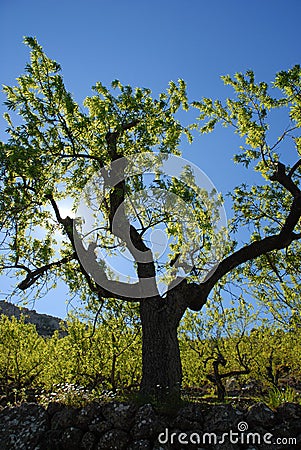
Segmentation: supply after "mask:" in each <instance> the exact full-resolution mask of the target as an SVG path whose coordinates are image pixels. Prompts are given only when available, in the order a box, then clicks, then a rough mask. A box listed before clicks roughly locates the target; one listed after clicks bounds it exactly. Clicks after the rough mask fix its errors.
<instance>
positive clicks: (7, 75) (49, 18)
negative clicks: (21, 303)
mask: <svg viewBox="0 0 301 450" xmlns="http://www.w3.org/2000/svg"><path fill="white" fill-rule="evenodd" d="M300 13H301V2H300V0H287V1H285V2H284V1H282V0H273V1H272V0H270V1H268V0H253V1H252V2H250V1H246V0H228V1H223V0H219V1H217V0H215V1H210V2H209V1H202V0H189V1H188V2H182V1H181V2H180V1H179V0H173V1H171V0H161V1H158V0H155V1H152V2H148V1H143V0H140V1H138V0H128V1H122V0H115V1H114V2H109V1H101V0H99V1H94V0H86V1H78V0H73V1H71V0H61V1H56V0H54V1H51V2H50V1H48V0H44V1H43V2H41V1H38V0H28V1H26V2H25V1H24V0H1V3H0V17H1V27H0V60H1V70H0V82H1V84H9V85H10V84H14V83H15V78H16V77H17V76H18V75H19V74H20V73H23V71H24V66H25V64H26V62H27V61H28V56H29V55H28V49H27V48H26V47H25V46H24V45H23V44H22V39H23V36H25V35H29V36H36V37H37V39H38V41H39V43H40V44H41V45H42V46H43V47H44V49H45V51H46V53H47V54H48V56H50V57H51V58H53V59H55V60H57V61H58V62H59V63H60V64H61V66H62V70H63V75H64V80H65V83H66V86H67V88H68V89H69V90H70V91H71V92H72V93H73V95H74V98H75V99H76V100H77V101H78V102H79V103H81V102H82V101H83V99H84V98H85V97H86V96H87V95H90V93H91V86H92V85H93V84H95V82H96V81H102V82H103V83H104V84H107V85H108V84H109V83H110V82H111V81H112V80H114V79H116V78H118V79H120V80H121V82H122V83H124V84H131V85H134V86H143V87H149V88H151V89H152V90H153V92H154V94H156V93H158V92H161V91H162V90H165V88H166V86H167V84H168V82H169V81H170V80H177V79H178V78H183V79H184V80H185V81H186V82H187V86H188V93H189V98H190V99H191V100H198V99H201V98H202V97H204V96H205V97H214V98H215V97H221V98H224V97H225V96H227V95H230V94H231V92H230V91H229V89H228V88H226V87H224V86H223V83H222V82H221V80H220V75H225V74H228V73H229V74H234V73H235V72H238V71H239V72H244V71H246V70H247V69H253V70H254V71H255V74H256V77H257V79H258V80H264V81H267V82H269V81H271V80H272V79H273V77H274V75H275V73H276V72H277V71H279V70H286V69H288V68H290V67H292V66H293V65H295V64H298V63H301V47H300V16H301V14H300ZM3 101H4V96H3V94H1V95H0V103H1V105H0V112H1V115H2V112H3V111H4V108H3V105H2V103H3ZM281 125H282V124H281ZM285 126H286V124H283V127H285ZM5 127H6V124H5V122H4V120H3V119H2V118H1V119H0V139H2V140H5V139H6V135H5V132H4V130H5ZM238 145H239V140H238V138H237V137H233V136H232V135H231V133H230V132H228V131H222V132H219V133H217V134H215V135H214V134H213V135H209V136H205V137H202V138H200V139H199V140H198V141H196V142H195V143H194V144H193V145H192V146H191V147H190V148H188V147H186V146H185V148H183V150H184V156H185V157H186V158H188V159H190V160H191V161H192V162H193V163H195V164H197V165H199V167H200V168H201V169H202V170H204V171H205V172H206V173H207V175H208V176H209V177H210V178H211V179H212V181H213V182H214V184H215V185H216V186H217V188H218V189H219V190H221V191H222V192H223V193H225V192H227V191H229V190H231V188H232V187H233V186H234V185H236V184H238V183H239V182H241V181H244V179H247V178H248V179H249V180H251V181H252V179H253V178H254V177H255V176H254V175H252V174H250V175H248V174H247V172H246V171H245V170H244V169H242V168H241V167H238V166H234V165H233V162H232V160H231V158H232V156H233V153H234V152H235V150H236V149H237V146H238ZM252 177H253V178H252ZM229 215H230V214H229ZM1 282H3V283H4V281H2V279H1ZM5 287H6V284H5ZM35 308H36V309H37V311H39V312H46V313H50V314H54V315H58V316H61V317H63V316H64V315H65V314H66V305H65V292H64V290H62V289H59V290H58V291H57V292H56V293H52V294H51V295H50V297H49V298H48V299H43V300H41V301H39V302H37V303H36V305H35Z"/></svg>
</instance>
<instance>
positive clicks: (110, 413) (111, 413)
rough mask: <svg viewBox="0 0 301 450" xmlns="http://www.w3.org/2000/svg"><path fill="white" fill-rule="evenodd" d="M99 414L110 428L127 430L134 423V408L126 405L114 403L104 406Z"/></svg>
mask: <svg viewBox="0 0 301 450" xmlns="http://www.w3.org/2000/svg"><path fill="white" fill-rule="evenodd" d="M101 412H102V416H103V417H104V418H105V420H107V421H108V422H110V423H111V424H112V428H120V429H124V430H129V429H130V428H131V427H132V425H133V422H134V418H135V412H136V408H135V407H134V406H132V405H129V404H128V403H123V402H114V403H107V404H104V405H103V406H102V408H101Z"/></svg>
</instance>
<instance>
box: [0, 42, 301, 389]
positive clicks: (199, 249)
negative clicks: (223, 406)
mask: <svg viewBox="0 0 301 450" xmlns="http://www.w3.org/2000/svg"><path fill="white" fill-rule="evenodd" d="M25 41H26V44H27V45H29V47H30V48H31V60H30V64H28V65H27V66H26V73H25V74H24V75H22V76H20V77H19V78H18V79H17V81H18V84H17V86H15V87H10V86H5V87H4V91H5V93H6V95H7V101H6V106H7V108H8V110H10V111H12V113H6V114H5V118H6V120H7V122H8V129H7V132H8V134H9V139H8V141H7V142H5V143H2V144H1V156H0V161H1V200H0V223H1V242H2V244H1V245H2V252H1V270H2V272H5V271H15V274H16V278H17V279H18V286H17V287H18V289H19V290H20V291H24V292H26V293H30V292H31V291H32V290H33V289H35V290H36V295H40V294H42V293H43V292H44V291H45V289H46V290H47V289H50V288H51V285H52V284H53V283H55V281H56V280H57V279H62V280H63V281H64V282H66V283H67V284H68V286H69V288H70V291H71V293H72V294H74V293H77V294H79V295H80V296H81V298H82V300H83V301H86V302H87V303H89V305H101V304H103V303H104V302H107V303H105V304H106V307H110V305H112V302H114V301H118V300H119V301H122V302H129V304H130V305H136V306H137V307H138V308H139V313H140V321H141V328H142V365H143V373H142V381H141V392H142V393H143V394H147V395H150V396H157V395H162V396H166V395H174V396H176V397H177V396H179V393H180V386H181V377H182V372H181V360H180V352H179V346H178V339H177V329H178V325H179V322H180V320H181V318H182V317H183V315H184V314H185V311H186V310H187V309H191V310H193V311H199V310H201V308H202V307H203V306H204V305H205V303H206V302H207V300H208V297H209V295H211V296H213V297H214V295H215V292H218V295H220V286H224V283H225V280H226V277H227V276H228V277H230V278H231V277H236V278H237V279H238V280H239V277H241V278H243V277H244V278H245V279H249V280H250V282H251V281H252V282H253V280H256V283H255V286H256V293H257V294H258V295H259V294H260V292H261V294H260V295H261V296H263V292H262V291H260V283H261V281H262V279H263V277H264V280H265V283H269V286H271V284H272V282H273V281H274V280H275V277H277V281H279V283H277V286H278V289H282V291H283V295H286V292H287V289H289V287H290V286H291V285H292V284H294V285H295V286H296V285H297V277H298V273H296V272H295V269H294V265H293V264H292V261H293V260H294V255H296V257H298V255H299V254H300V245H299V239H300V238H301V232H300V223H299V221H300V216H301V191H300V189H299V182H298V181H299V177H300V174H301V171H300V167H301V158H300V150H301V138H300V137H299V134H298V130H299V127H300V124H301V70H300V67H299V66H296V67H294V68H293V69H291V70H288V71H287V72H281V73H279V74H278V75H277V76H276V78H275V82H274V85H273V87H275V88H278V91H277V92H278V96H277V97H276V98H274V97H273V96H271V94H270V93H269V91H268V86H267V84H265V83H259V84H256V83H255V80H254V75H253V73H252V72H247V73H246V75H242V74H238V75H236V76H235V77H234V79H232V78H230V77H225V78H224V81H225V83H226V84H229V85H230V86H232V88H233V89H234V99H229V100H227V101H226V103H225V105H223V104H222V103H221V102H219V101H212V100H210V99H203V100H202V101H200V102H194V103H192V104H190V103H188V100H187V96H186V90H185V89H186V88H185V83H184V82H183V81H182V80H179V82H178V83H173V82H170V83H169V87H168V89H167V91H166V92H165V93H162V94H160V95H159V96H158V97H157V99H153V98H152V97H151V91H150V90H149V89H141V88H136V89H133V88H131V87H130V86H123V85H122V84H121V83H120V82H119V81H114V82H113V83H112V89H111V90H110V89H107V88H106V87H104V86H103V85H102V84H101V83H97V84H96V85H95V87H94V88H93V89H94V92H95V94H94V95H93V96H91V97H88V98H87V99H86V100H85V103H84V106H85V108H84V109H81V108H80V107H79V106H78V104H77V103H76V102H75V100H74V99H73V97H72V96H71V94H70V93H69V92H68V91H67V90H66V88H65V85H64V83H63V78H62V76H61V75H60V66H59V65H58V64H57V63H56V62H55V61H53V60H51V59H49V58H48V57H47V56H46V55H45V53H44V52H43V50H42V48H41V47H40V46H39V44H38V43H37V41H36V40H35V39H32V38H26V40H25ZM115 91H116V92H117V95H115V96H114V95H113V93H114V92H115ZM279 93H280V94H279ZM190 108H194V109H196V110H198V111H199V113H198V114H199V117H198V119H199V122H198V121H197V120H196V123H194V124H192V125H191V126H183V125H181V123H180V121H179V120H178V112H179V110H180V109H183V110H184V111H187V110H188V109H190ZM275 109H283V111H284V112H286V113H287V114H288V115H287V122H285V123H284V126H283V130H280V132H279V133H278V134H279V137H278V138H277V137H276V138H275V139H274V141H272V142H271V143H270V142H269V138H270V137H271V139H272V138H273V135H272V134H270V133H269V129H268V122H267V119H268V117H269V113H270V112H271V111H272V110H275ZM14 113H16V114H17V116H18V118H17V120H16V119H15V114H14ZM198 123H200V125H198ZM218 123H222V124H223V125H227V126H230V127H233V129H234V130H235V132H237V133H238V134H239V135H240V136H241V137H242V138H243V139H244V141H245V147H244V148H241V152H240V154H239V155H236V157H235V159H236V162H238V163H242V164H244V165H245V166H247V167H250V169H254V170H256V171H257V172H260V173H261V174H262V176H263V184H262V185H253V186H250V187H248V186H244V185H243V186H240V187H237V188H236V189H235V190H234V192H233V205H234V207H233V211H234V216H233V220H232V222H231V223H232V228H231V230H232V231H233V232H235V230H236V229H237V228H238V227H241V226H246V227H247V229H248V232H249V238H248V240H247V242H246V243H245V245H243V246H242V247H240V248H238V245H237V248H236V244H235V241H234V240H230V238H227V239H226V238H225V234H224V229H223V228H222V227H221V226H220V223H221V222H222V219H223V217H222V215H223V213H222V207H221V199H220V198H219V196H218V195H216V194H215V192H214V189H212V185H211V184H210V183H209V182H208V180H205V181H204V178H203V180H202V182H201V183H200V180H199V178H198V172H197V170H194V169H192V166H191V165H189V163H188V162H187V164H184V163H183V162H179V159H176V156H175V155H179V154H180V143H181V140H182V138H183V137H185V136H186V137H187V138H188V140H189V141H192V134H191V133H192V130H193V129H196V128H198V129H199V130H200V132H201V133H206V132H209V131H213V129H214V128H215V126H216V125H217V124H218ZM286 142H287V147H285V146H284V143H286ZM281 146H282V151H281V154H280V150H279V149H280V147H281ZM152 155H153V156H152ZM281 155H282V156H281ZM204 157H206V151H205V150H204ZM221 158H222V156H221V155H220V160H221ZM150 174H152V175H150ZM205 178H206V177H205ZM206 186H207V188H206ZM67 198H68V199H71V200H72V201H73V203H74V208H75V210H77V211H80V214H78V215H76V218H72V217H70V215H71V214H70V215H66V214H64V211H63V209H62V200H64V199H67ZM59 231H60V232H61V233H62V235H60V234H59ZM155 231H156V233H158V235H157V238H156V239H154V235H153V233H154V232H155ZM225 240H226V242H225ZM162 246H163V247H164V248H163V250H162V248H161V247H162ZM288 254H289V258H288V259H287V255H288ZM118 255H119V256H120V255H121V256H122V257H124V260H123V262H122V263H120V262H117V263H116V264H117V265H116V266H115V268H112V264H111V263H108V258H112V259H113V260H114V258H116V257H117V256H118ZM121 266H122V267H121ZM116 267H117V268H116ZM127 270H128V273H127ZM118 273H119V274H121V275H120V276H118ZM124 275H125V276H124ZM126 275H128V278H127V276H126ZM20 277H21V278H20Z"/></svg>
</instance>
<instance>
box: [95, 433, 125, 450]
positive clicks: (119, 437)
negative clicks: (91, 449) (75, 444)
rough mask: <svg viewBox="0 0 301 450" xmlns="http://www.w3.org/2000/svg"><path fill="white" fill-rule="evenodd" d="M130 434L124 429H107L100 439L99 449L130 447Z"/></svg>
mask: <svg viewBox="0 0 301 450" xmlns="http://www.w3.org/2000/svg"><path fill="white" fill-rule="evenodd" d="M129 442H130V437H129V435H128V434H127V433H126V432H125V431H122V430H110V431H107V432H106V433H105V434H104V435H103V436H102V437H101V438H100V440H99V442H98V446H97V447H96V448H97V450H123V449H127V448H128V444H129Z"/></svg>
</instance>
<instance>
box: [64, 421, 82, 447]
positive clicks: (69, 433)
mask: <svg viewBox="0 0 301 450" xmlns="http://www.w3.org/2000/svg"><path fill="white" fill-rule="evenodd" d="M83 434H84V433H83V431H82V430H80V429H79V428H75V427H70V428H66V429H65V430H64V432H63V433H62V435H61V446H62V449H65V450H78V449H79V448H80V445H81V441H82V437H83Z"/></svg>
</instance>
